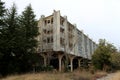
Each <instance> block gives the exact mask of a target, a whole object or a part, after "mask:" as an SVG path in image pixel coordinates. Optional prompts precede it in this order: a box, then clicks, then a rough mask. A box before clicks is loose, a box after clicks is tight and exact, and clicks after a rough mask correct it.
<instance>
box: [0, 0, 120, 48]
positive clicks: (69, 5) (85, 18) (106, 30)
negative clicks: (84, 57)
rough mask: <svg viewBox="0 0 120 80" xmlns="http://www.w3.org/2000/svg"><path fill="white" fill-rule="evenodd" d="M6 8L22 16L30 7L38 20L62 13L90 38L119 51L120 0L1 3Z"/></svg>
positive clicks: (38, 0)
mask: <svg viewBox="0 0 120 80" xmlns="http://www.w3.org/2000/svg"><path fill="white" fill-rule="evenodd" d="M2 1H4V2H5V5H6V7H7V8H9V7H11V5H12V4H13V2H14V3H15V4H16V5H17V8H18V13H19V14H20V13H21V12H22V11H23V10H24V8H25V7H26V6H27V5H28V4H29V3H31V5H32V7H33V9H34V12H35V14H36V18H37V19H39V18H40V16H41V15H42V14H44V15H45V16H48V15H50V14H52V13H53V10H60V12H61V15H62V16H64V15H66V16H67V17H68V20H69V21H70V22H71V23H72V24H76V25H77V28H78V29H80V30H83V31H84V33H85V34H88V35H89V37H90V38H92V39H93V41H95V42H97V43H98V40H99V39H101V38H102V39H104V38H105V39H106V40H107V41H109V42H110V43H113V44H114V45H115V46H116V47H117V48H119V47H120V0H2Z"/></svg>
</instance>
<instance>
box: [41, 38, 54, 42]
mask: <svg viewBox="0 0 120 80" xmlns="http://www.w3.org/2000/svg"><path fill="white" fill-rule="evenodd" d="M43 42H44V43H53V38H50V37H49V38H47V39H44V40H43Z"/></svg>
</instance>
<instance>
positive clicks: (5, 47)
mask: <svg viewBox="0 0 120 80" xmlns="http://www.w3.org/2000/svg"><path fill="white" fill-rule="evenodd" d="M17 30H18V16H17V11H16V6H15V4H13V6H12V7H11V8H10V9H8V10H7V11H6V14H5V17H4V26H2V30H1V31H2V34H1V36H0V37H1V39H0V40H1V41H0V45H1V46H0V52H1V53H2V54H3V56H2V58H1V60H0V65H1V67H0V71H1V74H3V75H6V74H8V73H12V72H14V71H15V70H16V66H15V65H16V64H15V63H17V62H16V60H15V53H16V49H15V48H16V46H15V45H16V44H17V42H16V41H17V36H18V35H17V33H18V32H17ZM13 64H15V65H13Z"/></svg>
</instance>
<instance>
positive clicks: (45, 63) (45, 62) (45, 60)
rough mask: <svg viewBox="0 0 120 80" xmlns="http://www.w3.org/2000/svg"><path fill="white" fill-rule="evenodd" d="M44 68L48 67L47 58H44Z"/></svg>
mask: <svg viewBox="0 0 120 80" xmlns="http://www.w3.org/2000/svg"><path fill="white" fill-rule="evenodd" d="M44 66H45V67H46V66H47V57H46V56H44Z"/></svg>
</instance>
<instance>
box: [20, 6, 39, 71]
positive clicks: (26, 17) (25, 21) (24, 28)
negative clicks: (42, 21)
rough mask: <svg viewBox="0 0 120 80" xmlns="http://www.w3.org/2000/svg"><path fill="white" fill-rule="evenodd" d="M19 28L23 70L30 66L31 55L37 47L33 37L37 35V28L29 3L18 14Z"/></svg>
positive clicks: (31, 63) (31, 62)
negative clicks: (19, 14)
mask: <svg viewBox="0 0 120 80" xmlns="http://www.w3.org/2000/svg"><path fill="white" fill-rule="evenodd" d="M20 28H21V36H22V40H21V46H22V47H21V51H22V52H23V53H24V54H23V55H24V56H23V61H24V62H23V64H22V65H24V67H23V70H24V71H25V70H27V69H28V67H29V68H32V65H33V60H34V59H32V58H34V57H32V56H33V55H35V49H36V47H37V40H36V39H35V38H36V37H37V35H38V28H37V21H36V20H35V15H34V12H33V10H32V7H31V5H29V6H27V7H26V8H25V10H24V11H23V12H22V15H21V16H20ZM26 64H27V65H26Z"/></svg>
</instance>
